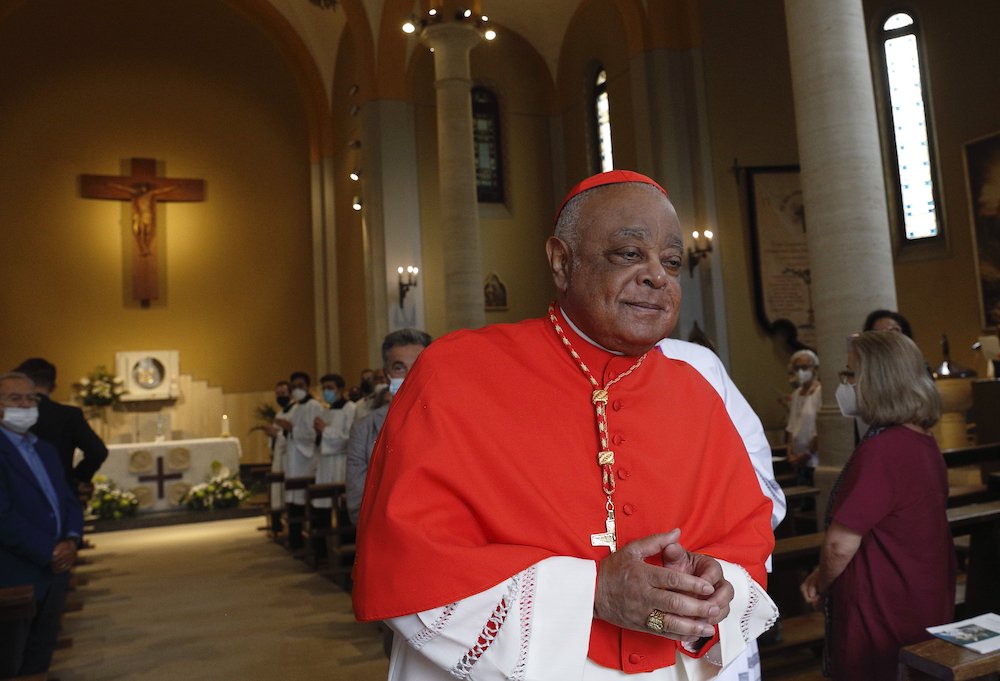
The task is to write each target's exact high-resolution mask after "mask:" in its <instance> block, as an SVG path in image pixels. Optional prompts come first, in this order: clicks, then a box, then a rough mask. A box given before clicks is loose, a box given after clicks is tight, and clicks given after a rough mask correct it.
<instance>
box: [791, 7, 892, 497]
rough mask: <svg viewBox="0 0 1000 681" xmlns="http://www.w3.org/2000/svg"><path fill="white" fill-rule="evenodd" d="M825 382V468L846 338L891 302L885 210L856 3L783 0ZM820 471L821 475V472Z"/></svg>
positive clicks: (841, 449)
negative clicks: (869, 316) (873, 312)
mask: <svg viewBox="0 0 1000 681" xmlns="http://www.w3.org/2000/svg"><path fill="white" fill-rule="evenodd" d="M785 14H786V21H787V25H788V45H789V55H790V57H791V67H792V89H793V96H794V101H795V121H796V129H797V133H798V144H799V160H800V165H801V168H802V193H803V200H804V204H805V220H806V239H807V243H808V248H809V262H810V269H811V275H812V291H813V299H814V305H815V309H816V331H817V338H818V346H819V347H818V348H817V350H818V353H819V358H820V377H821V381H822V384H823V409H822V411H821V413H820V416H819V422H818V428H819V446H820V464H821V466H830V467H834V468H840V467H842V466H843V464H844V463H845V462H846V460H847V458H848V457H849V456H850V453H851V451H852V449H853V445H854V442H853V437H852V432H853V431H852V419H846V418H843V417H842V416H840V413H839V411H838V409H837V406H836V401H835V399H834V392H835V390H836V387H837V372H838V371H839V370H840V369H842V368H843V366H844V364H845V362H846V359H847V342H846V339H847V336H848V335H849V334H851V333H854V332H857V331H860V330H861V325H862V322H863V321H864V318H865V315H866V314H867V313H868V312H870V311H871V310H873V309H875V308H889V309H896V285H895V277H894V276H893V262H892V246H891V241H890V232H889V229H890V228H889V216H888V210H887V208H886V198H885V183H884V177H883V174H882V155H881V151H880V149H881V147H880V144H879V134H878V119H877V117H876V114H875V97H874V93H873V85H872V77H871V66H870V64H869V60H868V41H867V38H866V32H865V24H864V12H863V9H862V3H861V0H839V1H838V2H830V1H829V0H785ZM817 478H819V475H818V476H817Z"/></svg>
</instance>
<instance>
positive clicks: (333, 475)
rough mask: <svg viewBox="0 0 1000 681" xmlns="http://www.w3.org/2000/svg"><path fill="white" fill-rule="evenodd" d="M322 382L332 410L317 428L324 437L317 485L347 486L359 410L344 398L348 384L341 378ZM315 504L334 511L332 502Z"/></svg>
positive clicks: (331, 377)
mask: <svg viewBox="0 0 1000 681" xmlns="http://www.w3.org/2000/svg"><path fill="white" fill-rule="evenodd" d="M319 381H320V386H321V387H322V389H323V401H324V402H326V403H327V405H328V407H329V408H328V409H327V410H326V411H325V412H323V414H322V415H321V416H318V417H317V418H316V421H315V422H314V424H313V425H314V427H315V428H316V433H317V434H318V435H319V436H320V458H319V465H318V466H317V468H316V482H317V483H332V482H344V478H345V477H346V475H347V438H348V436H350V434H351V424H353V423H354V411H355V409H356V407H355V405H354V403H353V402H351V401H350V400H348V399H346V398H345V397H344V385H345V384H344V379H343V378H342V377H341V376H339V375H338V374H326V375H325V376H323V377H322V378H321V379H319ZM313 503H314V505H316V506H318V507H320V508H330V504H331V500H330V499H317V500H316V501H315V502H313Z"/></svg>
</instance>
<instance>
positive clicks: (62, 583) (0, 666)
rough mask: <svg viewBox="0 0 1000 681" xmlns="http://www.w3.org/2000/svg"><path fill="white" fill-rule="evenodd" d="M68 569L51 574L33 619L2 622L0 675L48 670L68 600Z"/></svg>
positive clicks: (6, 676) (36, 604) (0, 633)
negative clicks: (60, 619)
mask: <svg viewBox="0 0 1000 681" xmlns="http://www.w3.org/2000/svg"><path fill="white" fill-rule="evenodd" d="M68 582H69V573H68V572H64V573H62V574H58V575H56V576H55V577H53V578H52V582H51V583H50V585H49V588H48V589H47V590H46V592H45V593H44V594H43V595H42V598H41V599H40V600H37V601H35V616H34V617H33V618H31V619H26V620H16V621H14V622H4V623H0V679H6V678H8V677H11V676H26V675H28V674H41V673H43V672H46V671H48V669H49V665H50V664H51V662H52V652H53V651H54V650H55V649H56V640H57V638H58V636H59V617H60V616H61V615H62V612H63V608H64V606H65V604H66V585H67V584H68Z"/></svg>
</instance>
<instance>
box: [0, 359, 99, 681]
mask: <svg viewBox="0 0 1000 681" xmlns="http://www.w3.org/2000/svg"><path fill="white" fill-rule="evenodd" d="M37 404H38V397H37V395H36V394H35V386H34V384H33V383H32V382H31V379H29V378H28V377H27V376H26V375H24V374H22V373H17V372H11V373H8V374H0V587H6V586H23V585H27V584H30V585H31V586H32V587H34V590H35V616H34V617H33V618H32V619H30V620H15V621H13V622H2V623H0V678H8V677H12V676H20V675H28V674H41V673H44V672H45V671H47V670H48V668H49V663H50V662H51V660H52V651H53V650H54V649H55V644H56V636H57V634H58V631H59V615H60V613H61V612H62V610H63V605H64V603H65V600H66V583H67V581H68V579H69V570H70V568H72V567H73V563H74V562H75V561H76V549H77V545H78V542H79V540H80V536H81V535H82V533H83V512H82V509H81V508H80V504H79V503H78V502H77V499H76V496H75V495H74V494H73V492H71V491H70V489H69V486H68V485H67V484H66V480H65V478H64V476H63V469H62V466H60V464H59V455H58V454H57V453H56V450H55V448H54V447H52V446H51V445H49V444H48V443H46V442H44V441H43V440H40V439H39V438H38V437H37V436H35V435H34V434H33V433H31V432H30V431H29V429H30V428H31V426H33V425H34V423H35V421H36V420H37V418H38V407H37Z"/></svg>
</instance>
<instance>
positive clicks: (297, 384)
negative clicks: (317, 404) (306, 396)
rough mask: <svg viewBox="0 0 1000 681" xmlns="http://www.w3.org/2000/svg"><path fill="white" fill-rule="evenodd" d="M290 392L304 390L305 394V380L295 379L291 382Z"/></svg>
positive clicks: (307, 390) (306, 387)
mask: <svg viewBox="0 0 1000 681" xmlns="http://www.w3.org/2000/svg"><path fill="white" fill-rule="evenodd" d="M292 390H305V391H306V392H309V383H308V382H306V379H304V378H301V377H299V378H296V379H295V380H294V381H292Z"/></svg>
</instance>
